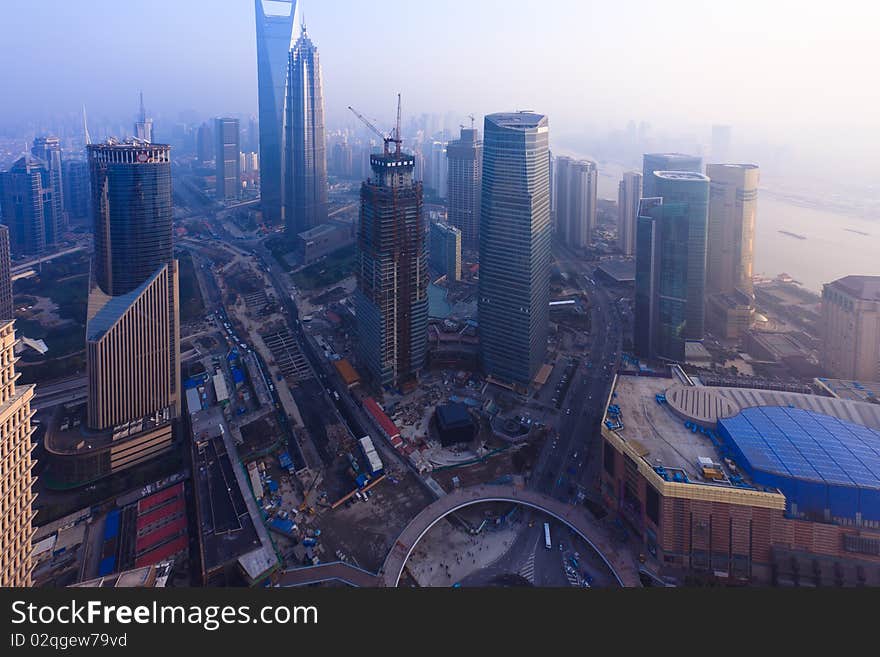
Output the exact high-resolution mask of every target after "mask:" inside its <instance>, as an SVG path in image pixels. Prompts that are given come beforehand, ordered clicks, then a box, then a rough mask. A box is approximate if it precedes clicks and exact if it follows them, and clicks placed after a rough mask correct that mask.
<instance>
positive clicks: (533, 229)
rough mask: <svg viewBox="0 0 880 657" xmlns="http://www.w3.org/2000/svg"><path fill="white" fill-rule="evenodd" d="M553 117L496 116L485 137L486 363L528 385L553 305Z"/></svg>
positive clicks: (482, 313)
mask: <svg viewBox="0 0 880 657" xmlns="http://www.w3.org/2000/svg"><path fill="white" fill-rule="evenodd" d="M549 165H550V157H549V126H548V121H547V117H546V116H543V115H541V114H535V113H533V112H510V113H501V114H491V115H489V116H487V117H486V118H485V124H484V132H483V185H482V193H481V209H480V289H479V300H478V311H479V323H480V358H481V361H482V365H483V369H484V370H485V372H486V374H488V375H490V376H493V377H495V378H497V379H499V380H503V381H506V382H511V383H519V384H524V385H527V384H528V383H529V382H530V381H531V380H532V379H533V378H534V376H535V374H536V373H537V371H538V369H539V368H540V366H541V365H542V364H543V362H544V357H545V355H546V352H547V329H548V324H549V303H550V239H551V225H550V166H549Z"/></svg>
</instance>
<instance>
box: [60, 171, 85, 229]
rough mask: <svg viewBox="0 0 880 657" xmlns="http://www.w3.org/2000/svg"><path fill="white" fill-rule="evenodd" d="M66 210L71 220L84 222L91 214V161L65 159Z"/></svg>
mask: <svg viewBox="0 0 880 657" xmlns="http://www.w3.org/2000/svg"><path fill="white" fill-rule="evenodd" d="M63 169H64V176H63V180H64V210H65V212H66V213H67V217H68V219H69V220H70V221H77V222H80V223H82V222H84V221H88V220H89V217H90V216H91V210H90V205H89V163H88V162H87V161H86V160H70V159H67V160H64V163H63Z"/></svg>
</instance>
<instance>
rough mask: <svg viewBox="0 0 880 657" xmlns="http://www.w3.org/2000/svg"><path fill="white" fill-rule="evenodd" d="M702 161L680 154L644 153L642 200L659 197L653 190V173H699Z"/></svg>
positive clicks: (692, 156) (701, 168)
mask: <svg viewBox="0 0 880 657" xmlns="http://www.w3.org/2000/svg"><path fill="white" fill-rule="evenodd" d="M702 170H703V160H702V159H701V158H699V157H696V156H694V155H684V154H682V153H645V155H644V156H643V159H642V198H653V197H655V196H659V194H657V193H656V190H655V189H654V184H655V179H654V177H653V176H652V175H651V174H652V173H654V172H655V171H695V172H696V173H701V172H702Z"/></svg>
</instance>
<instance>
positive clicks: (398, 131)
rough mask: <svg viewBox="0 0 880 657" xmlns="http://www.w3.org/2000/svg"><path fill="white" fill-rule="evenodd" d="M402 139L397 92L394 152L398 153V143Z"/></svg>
mask: <svg viewBox="0 0 880 657" xmlns="http://www.w3.org/2000/svg"><path fill="white" fill-rule="evenodd" d="M401 141H403V140H402V139H401V138H400V94H397V124H396V126H395V127H394V143H395V145H396V146H397V149H396V151H395V152H396V154H397V155H400V143H401Z"/></svg>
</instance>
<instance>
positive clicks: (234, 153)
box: [214, 118, 241, 201]
mask: <svg viewBox="0 0 880 657" xmlns="http://www.w3.org/2000/svg"><path fill="white" fill-rule="evenodd" d="M240 138H241V136H240V126H239V123H238V119H229V118H218V119H214V170H215V172H216V173H215V177H216V189H217V191H216V194H215V198H216V199H217V200H218V201H226V200H229V199H234V198H238V197H239V195H240V193H241V160H240V158H239V153H240V152H241V142H240Z"/></svg>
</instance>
